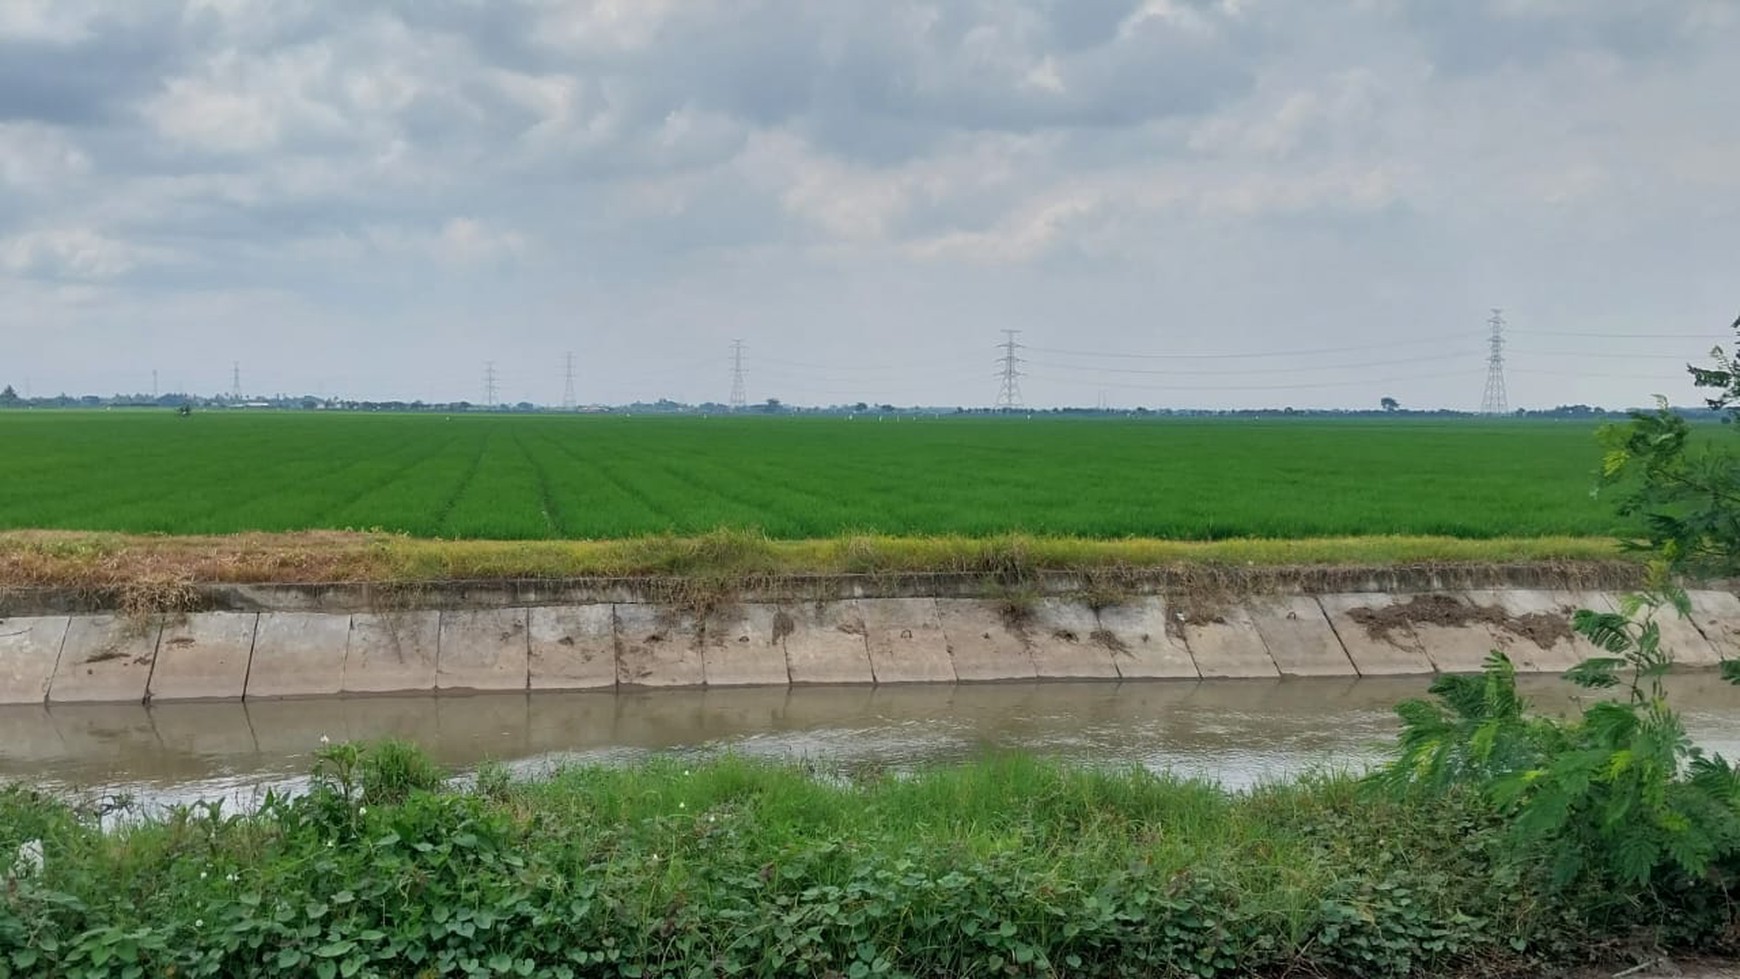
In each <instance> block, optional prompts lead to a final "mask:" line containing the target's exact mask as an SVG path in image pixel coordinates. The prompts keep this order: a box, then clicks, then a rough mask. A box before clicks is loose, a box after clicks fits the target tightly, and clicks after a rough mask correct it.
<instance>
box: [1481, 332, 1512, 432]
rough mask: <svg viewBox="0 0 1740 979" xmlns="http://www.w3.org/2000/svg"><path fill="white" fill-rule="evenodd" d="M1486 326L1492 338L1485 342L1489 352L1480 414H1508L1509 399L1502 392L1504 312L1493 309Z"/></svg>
mask: <svg viewBox="0 0 1740 979" xmlns="http://www.w3.org/2000/svg"><path fill="white" fill-rule="evenodd" d="M1486 324H1487V325H1488V326H1490V327H1492V338H1491V339H1490V340H1488V341H1487V343H1488V345H1489V347H1488V349H1489V350H1490V352H1489V353H1488V354H1487V356H1486V390H1485V391H1483V392H1482V393H1481V395H1480V413H1481V414H1483V415H1504V414H1509V413H1510V404H1509V399H1508V398H1507V397H1506V396H1505V391H1504V311H1503V310H1500V309H1498V308H1497V307H1493V310H1492V318H1491V319H1488V320H1487V321H1486Z"/></svg>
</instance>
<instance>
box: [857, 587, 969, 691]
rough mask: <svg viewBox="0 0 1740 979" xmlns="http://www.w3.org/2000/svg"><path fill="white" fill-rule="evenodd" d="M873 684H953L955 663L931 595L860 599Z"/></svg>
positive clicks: (860, 613)
mask: <svg viewBox="0 0 1740 979" xmlns="http://www.w3.org/2000/svg"><path fill="white" fill-rule="evenodd" d="M858 614H859V615H861V616H863V617H864V641H865V644H866V645H867V646H869V648H870V669H871V672H872V673H874V674H875V677H876V682H877V683H879V684H880V683H953V682H954V681H955V663H954V659H953V658H952V657H950V656H949V644H948V637H947V636H945V635H943V628H942V618H941V616H940V615H939V614H938V612H937V606H936V599H934V598H861V599H858Z"/></svg>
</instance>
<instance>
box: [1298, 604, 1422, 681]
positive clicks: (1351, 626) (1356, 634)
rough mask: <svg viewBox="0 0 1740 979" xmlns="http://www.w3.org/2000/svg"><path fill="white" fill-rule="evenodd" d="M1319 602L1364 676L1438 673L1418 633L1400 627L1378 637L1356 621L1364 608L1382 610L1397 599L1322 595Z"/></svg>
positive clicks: (1342, 645)
mask: <svg viewBox="0 0 1740 979" xmlns="http://www.w3.org/2000/svg"><path fill="white" fill-rule="evenodd" d="M1317 602H1318V604H1319V605H1320V606H1322V608H1323V614H1324V615H1326V616H1328V617H1329V624H1330V625H1331V626H1333V627H1334V628H1335V635H1336V636H1337V637H1338V638H1339V639H1340V640H1341V648H1343V649H1345V650H1347V658H1348V659H1350V660H1352V661H1353V665H1354V668H1355V669H1357V670H1359V675H1360V676H1414V675H1420V674H1427V673H1432V672H1434V670H1433V667H1432V660H1431V659H1430V658H1429V657H1427V656H1426V652H1425V650H1423V649H1421V648H1420V642H1419V640H1418V639H1416V638H1414V630H1413V629H1411V628H1409V627H1408V626H1407V625H1405V624H1402V625H1397V626H1396V627H1394V628H1392V629H1390V630H1388V631H1387V632H1385V633H1384V634H1382V635H1379V636H1374V635H1372V632H1371V630H1369V629H1368V628H1367V627H1366V625H1365V624H1364V623H1361V622H1358V621H1356V615H1357V613H1358V612H1359V611H1360V610H1362V609H1371V610H1374V611H1376V610H1381V609H1384V608H1388V607H1389V606H1391V605H1394V604H1395V602H1396V599H1395V597H1394V596H1391V595H1385V594H1381V593H1376V592H1363V593H1353V594H1344V595H1319V596H1317Z"/></svg>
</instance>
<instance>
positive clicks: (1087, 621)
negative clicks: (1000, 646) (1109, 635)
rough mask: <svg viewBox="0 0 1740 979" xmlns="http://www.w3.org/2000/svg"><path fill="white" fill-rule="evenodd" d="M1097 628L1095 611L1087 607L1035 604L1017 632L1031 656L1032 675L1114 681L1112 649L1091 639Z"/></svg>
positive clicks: (1056, 602)
mask: <svg viewBox="0 0 1740 979" xmlns="http://www.w3.org/2000/svg"><path fill="white" fill-rule="evenodd" d="M1099 627H1100V622H1099V619H1097V618H1095V617H1094V610H1093V609H1091V608H1088V607H1087V606H1086V605H1083V604H1082V603H1080V602H1073V601H1069V600H1066V599H1061V598H1042V599H1040V600H1039V601H1038V602H1036V603H1035V604H1034V608H1033V615H1032V616H1031V618H1029V619H1028V621H1026V622H1023V623H1021V627H1020V633H1021V635H1022V636H1023V638H1025V639H1026V641H1027V651H1028V653H1029V654H1030V655H1031V656H1032V657H1033V669H1034V672H1035V673H1037V674H1038V675H1039V677H1040V678H1042V679H1059V680H1075V679H1094V680H1115V679H1117V678H1118V667H1117V666H1116V665H1115V664H1114V663H1113V662H1112V651H1111V649H1110V648H1108V647H1107V646H1106V645H1105V643H1102V642H1096V641H1095V640H1094V633H1095V632H1097V631H1099Z"/></svg>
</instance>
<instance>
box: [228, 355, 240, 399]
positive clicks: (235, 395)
mask: <svg viewBox="0 0 1740 979" xmlns="http://www.w3.org/2000/svg"><path fill="white" fill-rule="evenodd" d="M230 400H232V401H240V400H242V362H241V361H239V360H237V361H231V362H230Z"/></svg>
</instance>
